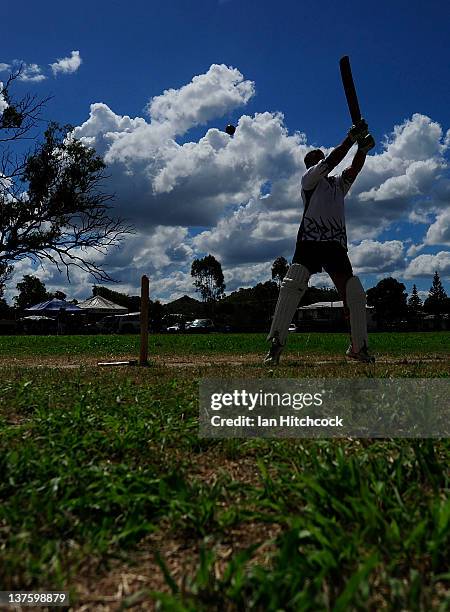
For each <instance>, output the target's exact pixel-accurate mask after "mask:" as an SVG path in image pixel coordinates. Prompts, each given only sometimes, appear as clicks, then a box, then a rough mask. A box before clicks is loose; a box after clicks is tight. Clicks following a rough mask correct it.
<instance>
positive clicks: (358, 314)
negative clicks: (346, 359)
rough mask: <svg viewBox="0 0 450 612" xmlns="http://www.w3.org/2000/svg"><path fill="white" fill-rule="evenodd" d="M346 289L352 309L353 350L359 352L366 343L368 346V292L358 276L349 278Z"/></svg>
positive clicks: (350, 308) (348, 304)
mask: <svg viewBox="0 0 450 612" xmlns="http://www.w3.org/2000/svg"><path fill="white" fill-rule="evenodd" d="M345 291H346V297H347V306H348V309H349V311H350V330H351V336H352V346H353V351H354V352H355V353H358V352H359V351H360V350H361V349H362V348H363V346H364V345H365V346H366V347H367V315H366V292H365V291H364V287H363V286H362V284H361V281H360V280H359V278H358V277H357V276H352V277H351V278H349V279H348V281H347V285H346V287H345Z"/></svg>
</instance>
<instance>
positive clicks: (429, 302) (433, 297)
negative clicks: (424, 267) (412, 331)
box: [423, 271, 450, 315]
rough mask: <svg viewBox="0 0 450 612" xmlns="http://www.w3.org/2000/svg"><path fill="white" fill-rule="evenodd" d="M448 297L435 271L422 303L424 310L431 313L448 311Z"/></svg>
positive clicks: (438, 313) (449, 309)
mask: <svg viewBox="0 0 450 612" xmlns="http://www.w3.org/2000/svg"><path fill="white" fill-rule="evenodd" d="M449 302H450V300H449V298H448V297H447V293H446V292H445V289H444V287H443V285H442V282H441V279H440V278H439V274H438V272H437V271H436V272H435V273H434V276H433V283H432V285H431V287H430V291H429V293H428V297H427V299H426V300H425V303H424V305H423V307H424V310H426V311H427V312H429V313H431V314H437V315H440V314H444V313H447V312H449V311H450V308H449Z"/></svg>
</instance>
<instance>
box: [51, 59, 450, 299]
mask: <svg viewBox="0 0 450 612" xmlns="http://www.w3.org/2000/svg"><path fill="white" fill-rule="evenodd" d="M66 59H69V60H70V59H71V58H66ZM56 64H58V62H56ZM254 93H255V84H254V83H253V82H252V81H249V80H246V79H245V78H244V76H243V75H242V74H241V73H240V72H239V71H238V70H237V69H235V68H230V67H227V66H224V65H212V66H211V67H210V68H209V70H207V71H206V72H205V74H201V75H197V76H195V77H194V78H193V79H192V81H191V82H190V83H187V84H186V85H184V86H183V87H180V88H179V89H168V90H167V91H165V92H163V93H162V94H161V95H160V96H156V97H154V98H153V99H152V100H150V101H149V103H148V105H147V107H146V108H147V112H148V116H146V117H134V118H133V117H129V116H127V115H123V116H122V115H119V114H116V113H115V112H114V110H113V109H111V108H109V107H108V106H107V105H106V104H104V103H101V102H97V103H95V104H92V105H91V109H90V115H89V117H88V118H87V120H86V121H85V122H84V123H83V124H82V125H80V126H79V127H77V128H76V129H75V132H74V133H75V136H76V137H78V138H81V139H82V140H83V141H84V142H85V143H86V144H88V145H91V146H93V147H95V149H96V150H97V152H98V153H99V154H100V155H101V156H102V157H103V158H104V160H105V162H106V163H107V166H108V167H107V170H106V173H107V174H108V175H109V176H110V178H109V179H108V182H107V183H106V184H105V190H107V191H109V192H111V193H115V194H116V199H115V202H114V206H115V209H114V213H116V214H120V215H121V216H124V217H126V218H128V219H130V221H131V222H132V223H134V224H135V225H136V227H137V228H138V230H139V233H138V234H137V236H136V237H132V238H129V239H127V241H126V244H125V245H124V247H123V248H122V249H121V250H119V251H114V252H111V253H110V254H109V255H107V256H106V258H105V259H104V264H105V266H106V268H107V269H108V271H110V272H111V273H112V274H113V275H114V276H115V277H116V278H118V280H119V281H120V283H121V286H123V287H136V288H137V286H138V283H139V278H140V275H141V274H142V273H145V272H147V273H150V274H151V277H152V283H153V285H154V290H155V291H156V292H161V293H159V297H165V296H169V295H170V296H174V295H175V294H176V293H177V292H179V294H181V295H182V294H183V293H189V292H191V294H192V282H191V281H192V279H191V278H190V274H189V271H190V264H191V262H192V259H193V258H194V257H199V256H203V255H204V254H205V253H211V254H213V255H215V256H216V257H217V258H218V259H219V260H220V261H221V262H222V265H223V267H224V273H225V278H226V282H227V285H229V287H227V290H232V289H233V288H238V287H239V286H242V285H245V284H246V283H248V286H250V285H253V284H256V282H259V281H260V280H263V279H264V280H267V279H268V278H270V265H271V262H272V261H273V260H274V259H275V258H276V257H277V256H279V255H284V256H285V257H286V258H287V259H288V260H290V259H291V258H292V255H293V252H294V248H295V238H296V234H297V230H298V225H299V222H300V219H301V216H302V212H303V205H302V203H301V198H300V179H301V175H302V172H303V171H304V165H303V157H304V155H305V154H306V153H307V152H308V151H309V150H310V149H311V148H312V147H311V145H310V144H309V143H308V141H307V137H306V135H305V134H302V133H299V132H294V133H289V131H288V129H287V127H286V125H285V121H284V117H283V115H282V114H281V113H273V112H259V113H255V114H254V115H253V116H250V115H248V114H242V115H241V116H240V119H239V120H238V121H237V129H236V133H235V135H234V137H233V138H230V137H229V136H228V135H227V134H226V133H225V132H223V131H222V130H219V129H217V128H216V127H210V128H209V129H207V130H206V129H205V130H204V132H203V134H202V135H201V137H200V138H198V139H197V140H195V141H189V133H188V132H189V130H190V129H191V128H195V127H197V128H198V126H201V125H208V124H209V122H211V121H212V120H214V119H216V118H217V119H220V118H221V117H223V116H224V115H227V114H230V113H232V112H235V111H236V109H238V108H240V107H243V106H245V104H247V103H248V101H249V100H250V99H251V97H252V96H253V95H254ZM222 122H223V123H224V121H222V120H221V123H222ZM186 134H187V136H186ZM449 134H450V132H449V133H447V135H446V136H444V132H443V130H442V128H441V126H440V125H439V124H438V123H436V122H434V121H432V120H431V119H430V118H429V117H426V116H424V115H420V114H414V115H413V116H412V117H411V118H409V119H407V120H405V121H403V122H402V123H401V124H399V125H397V126H395V127H394V129H393V131H392V133H391V134H390V136H389V137H388V138H386V140H385V143H384V146H383V149H382V150H381V152H380V153H378V154H375V155H369V156H368V158H367V160H366V164H365V166H364V169H363V171H362V172H361V174H360V176H359V177H358V179H357V180H356V182H355V185H354V186H353V188H352V190H351V191H350V193H349V195H348V197H347V198H346V217H347V233H348V236H349V246H350V257H351V260H352V263H353V265H354V269H355V271H356V273H358V274H376V275H377V274H383V273H390V274H392V273H393V271H399V272H400V274H403V270H404V269H405V266H407V265H408V264H407V258H411V257H416V255H417V254H418V253H419V251H420V250H421V249H423V248H424V245H425V244H426V245H427V246H428V247H430V246H431V245H435V244H448V233H447V232H448V213H447V212H446V209H447V208H448V201H449V199H450V179H449V178H448V172H447V169H446V158H445V153H446V147H447V148H448V146H449V143H450V136H449ZM181 137H184V138H183V139H181ZM314 148H316V147H314ZM322 149H323V150H324V151H325V152H328V151H329V150H330V149H327V148H325V147H322ZM353 152H354V150H353V151H352V152H351V153H350V154H349V156H348V158H347V159H346V160H345V161H343V162H342V164H341V165H340V167H339V168H337V169H336V170H335V173H338V172H339V171H341V170H342V169H343V168H344V167H345V166H347V165H348V164H349V160H350V159H351V157H352V154H353ZM405 222H413V223H415V224H422V225H425V224H426V225H427V226H429V227H428V232H427V235H426V236H425V235H424V236H423V238H422V239H421V237H420V236H419V237H415V242H417V243H418V244H411V245H408V246H409V249H408V250H407V252H406V254H405V250H406V249H405V248H404V246H403V244H402V242H401V241H400V240H389V239H386V233H385V232H386V231H387V230H389V231H392V232H393V231H396V230H399V229H402V228H403V229H402V231H403V234H402V232H400V234H399V235H400V236H402V235H403V236H405V233H406V231H407V230H405V229H404V228H405V225H404V223H405ZM191 228H194V233H195V235H194V236H193V235H192V233H191ZM426 231H427V227H424V228H423V232H424V234H425V232H426ZM416 235H417V226H416V227H415V230H414V236H416ZM405 237H406V236H405ZM361 239H362V241H361ZM353 243H354V245H353ZM421 243H422V244H421ZM440 255H441V259H442V257H444V256H445V252H442V253H441V254H440ZM420 257H427V258H429V257H435V256H434V255H421V256H420ZM420 257H416V259H415V260H414V261H416V262H417V261H419V267H418V269H425V268H426V265H428V264H429V265H430V266H431V267H433V265H434V263H433V262H431V263H430V260H429V259H425V260H422V259H420ZM433 261H434V260H433ZM424 262H425V263H426V265H425V263H424ZM432 264H433V265H432ZM408 270H409V273H410V274H411V273H412V268H410V267H408ZM433 271H434V270H433ZM433 271H432V272H431V274H432V273H433ZM421 273H422V272H421ZM77 278H78V277H77ZM77 282H80V283H81V284H83V286H84V287H86V288H89V287H90V284H92V280H91V281H89V279H88V277H86V278H84V277H81V276H80V277H79V278H78V280H77ZM315 282H316V279H315Z"/></svg>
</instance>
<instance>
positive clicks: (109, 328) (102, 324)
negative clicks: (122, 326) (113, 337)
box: [94, 315, 117, 334]
mask: <svg viewBox="0 0 450 612" xmlns="http://www.w3.org/2000/svg"><path fill="white" fill-rule="evenodd" d="M94 325H95V327H96V329H97V332H98V333H100V334H114V333H116V332H117V315H108V316H107V317H103V319H100V321H97V323H95V324H94Z"/></svg>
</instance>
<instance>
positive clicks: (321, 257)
mask: <svg viewBox="0 0 450 612" xmlns="http://www.w3.org/2000/svg"><path fill="white" fill-rule="evenodd" d="M292 263H296V264H302V265H304V266H305V268H308V270H309V272H310V273H311V274H316V273H317V272H322V269H323V270H325V272H327V273H328V274H332V273H333V272H340V273H345V274H347V275H348V276H353V269H352V264H351V263H350V260H349V258H348V254H347V251H346V250H345V249H344V247H343V246H342V245H341V244H339V242H334V241H331V242H325V241H317V242H315V241H313V240H301V241H297V245H296V247H295V253H294V257H293V259H292Z"/></svg>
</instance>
